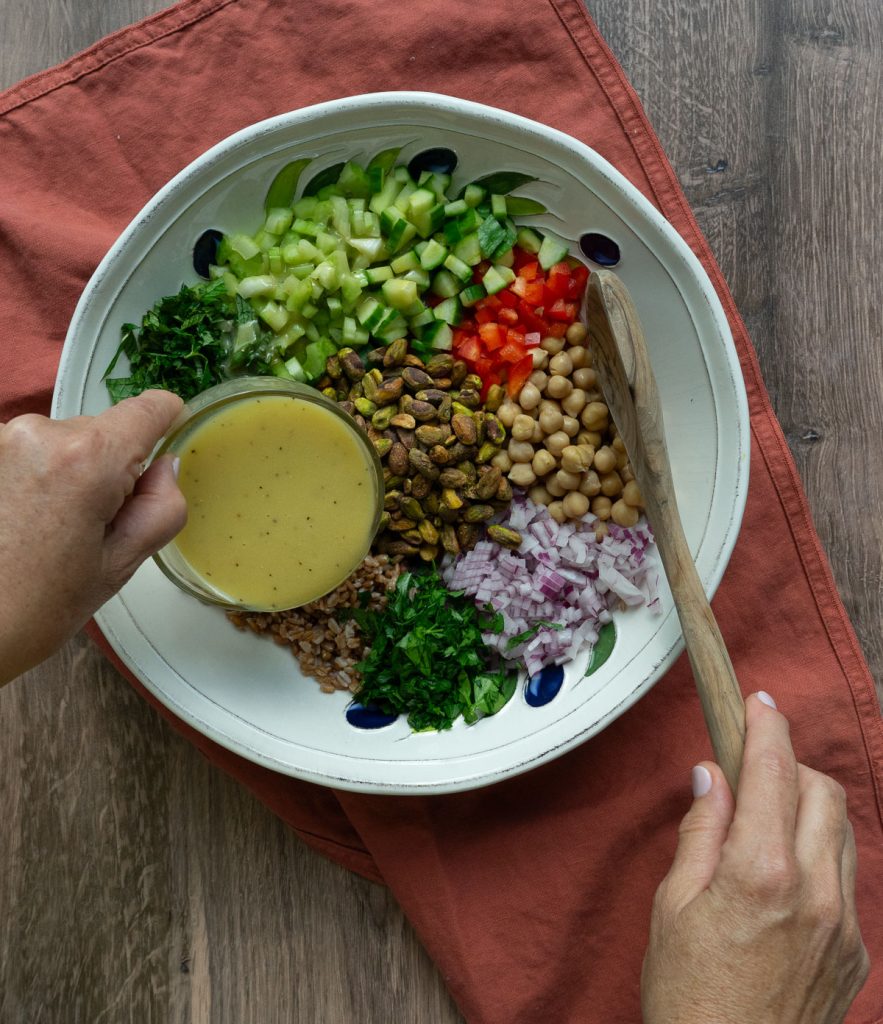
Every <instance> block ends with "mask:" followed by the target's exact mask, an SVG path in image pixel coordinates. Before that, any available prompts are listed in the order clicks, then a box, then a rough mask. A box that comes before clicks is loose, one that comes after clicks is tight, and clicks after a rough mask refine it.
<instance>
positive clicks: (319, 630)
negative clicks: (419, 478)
mask: <svg viewBox="0 0 883 1024" xmlns="http://www.w3.org/2000/svg"><path fill="white" fill-rule="evenodd" d="M403 569H404V567H403V566H402V565H401V561H400V560H399V559H395V558H390V557H389V556H388V555H369V556H368V557H367V558H366V559H365V561H364V562H362V564H361V565H360V566H359V567H358V569H356V571H355V572H354V573H353V574H352V576H350V577H349V578H348V579H346V580H344V581H343V583H341V585H340V586H339V587H337V588H336V589H335V590H332V591H331V593H330V594H326V595H325V596H324V597H322V598H320V599H319V600H318V601H313V602H312V603H311V604H306V605H304V606H303V607H302V608H292V609H291V610H290V611H287V612H228V614H227V617H228V618H229V619H230V621H231V622H232V623H233V625H234V626H236V627H238V628H239V629H246V628H248V629H251V630H253V631H254V632H255V633H260V634H265V635H267V636H269V637H272V638H273V640H275V642H276V643H277V644H283V645H287V646H289V647H290V648H291V653H292V654H293V655H294V656H295V658H297V660H298V662H299V663H300V667H301V671H302V672H303V673H304V675H308V676H313V678H314V679H317V680H318V681H319V686H320V687H321V688H322V690H323V691H325V692H326V693H333V692H334V691H335V690H350V691H351V692H353V693H354V692H355V691H356V690H358V688H359V685H360V683H361V678H360V677H359V674H358V673H357V672H356V671H355V669H354V666H355V665H356V664H357V663H358V662H360V661H361V660H362V658H363V657H364V655H365V650H366V649H365V645H364V643H363V641H362V633H361V630H360V629H359V627H358V626H357V625H356V624H355V622H353V621H352V620H351V619H344V620H340V619H338V618H336V616H335V612H336V611H337V609H343V608H358V607H359V604H360V602H359V595H360V594H361V593H365V592H367V593H368V594H369V595H370V596H369V599H368V604H367V607H368V608H371V609H372V610H374V611H379V610H381V609H382V608H384V607H385V606H386V598H387V592H388V591H389V590H390V589H391V588H392V587H393V586H394V585H395V581H396V580H397V579H398V577H399V575H400V574H401V573H402V571H403Z"/></svg>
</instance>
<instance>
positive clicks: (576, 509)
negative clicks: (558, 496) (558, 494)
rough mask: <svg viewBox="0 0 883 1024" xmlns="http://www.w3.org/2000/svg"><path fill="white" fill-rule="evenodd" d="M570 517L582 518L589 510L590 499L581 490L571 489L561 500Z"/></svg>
mask: <svg viewBox="0 0 883 1024" xmlns="http://www.w3.org/2000/svg"><path fill="white" fill-rule="evenodd" d="M561 504H562V505H563V506H564V512H565V514H566V515H567V518H568V519H582V517H583V516H584V515H585V514H586V512H588V511H589V499H588V498H587V497H586V496H585V495H584V494H580V493H579V491H571V492H570V494H567V495H565V497H564V500H563V501H562V502H561Z"/></svg>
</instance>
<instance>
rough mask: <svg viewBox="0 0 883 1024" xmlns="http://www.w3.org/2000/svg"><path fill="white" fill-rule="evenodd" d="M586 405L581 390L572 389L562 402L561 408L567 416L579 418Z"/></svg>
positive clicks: (583, 392) (583, 393)
mask: <svg viewBox="0 0 883 1024" xmlns="http://www.w3.org/2000/svg"><path fill="white" fill-rule="evenodd" d="M585 404H586V393H585V391H583V390H582V388H574V389H573V391H571V392H570V394H569V395H568V396H567V397H566V398H565V399H563V400H562V402H561V408H562V409H563V410H564V411H565V412H566V413H567V415H568V416H579V414H580V413H581V412H582V411H583V407H584V406H585Z"/></svg>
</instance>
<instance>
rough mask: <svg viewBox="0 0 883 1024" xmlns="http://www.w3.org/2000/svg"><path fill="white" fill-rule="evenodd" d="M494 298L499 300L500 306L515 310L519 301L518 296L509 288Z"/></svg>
mask: <svg viewBox="0 0 883 1024" xmlns="http://www.w3.org/2000/svg"><path fill="white" fill-rule="evenodd" d="M493 298H495V299H497V300H498V301H499V303H500V305H501V306H505V307H506V308H507V309H515V307H516V306H517V305H518V301H519V300H518V296H517V295H516V294H515V293H514V292H513V291H510V290H509V289H508V288H504V289H503V290H502V291H501V292H497V294H496V295H494V296H493Z"/></svg>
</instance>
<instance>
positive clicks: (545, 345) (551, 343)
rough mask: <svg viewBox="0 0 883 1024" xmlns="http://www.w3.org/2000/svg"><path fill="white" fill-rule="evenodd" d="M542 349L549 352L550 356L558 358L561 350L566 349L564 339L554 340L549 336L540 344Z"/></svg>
mask: <svg viewBox="0 0 883 1024" xmlns="http://www.w3.org/2000/svg"><path fill="white" fill-rule="evenodd" d="M540 348H541V349H544V350H545V351H546V352H548V353H549V355H550V356H557V355H558V353H559V352H560V351H561V349H563V348H564V339H563V338H553V337H552V336H551V335H549V337H548V338H543V340H542V341H541V342H540Z"/></svg>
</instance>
